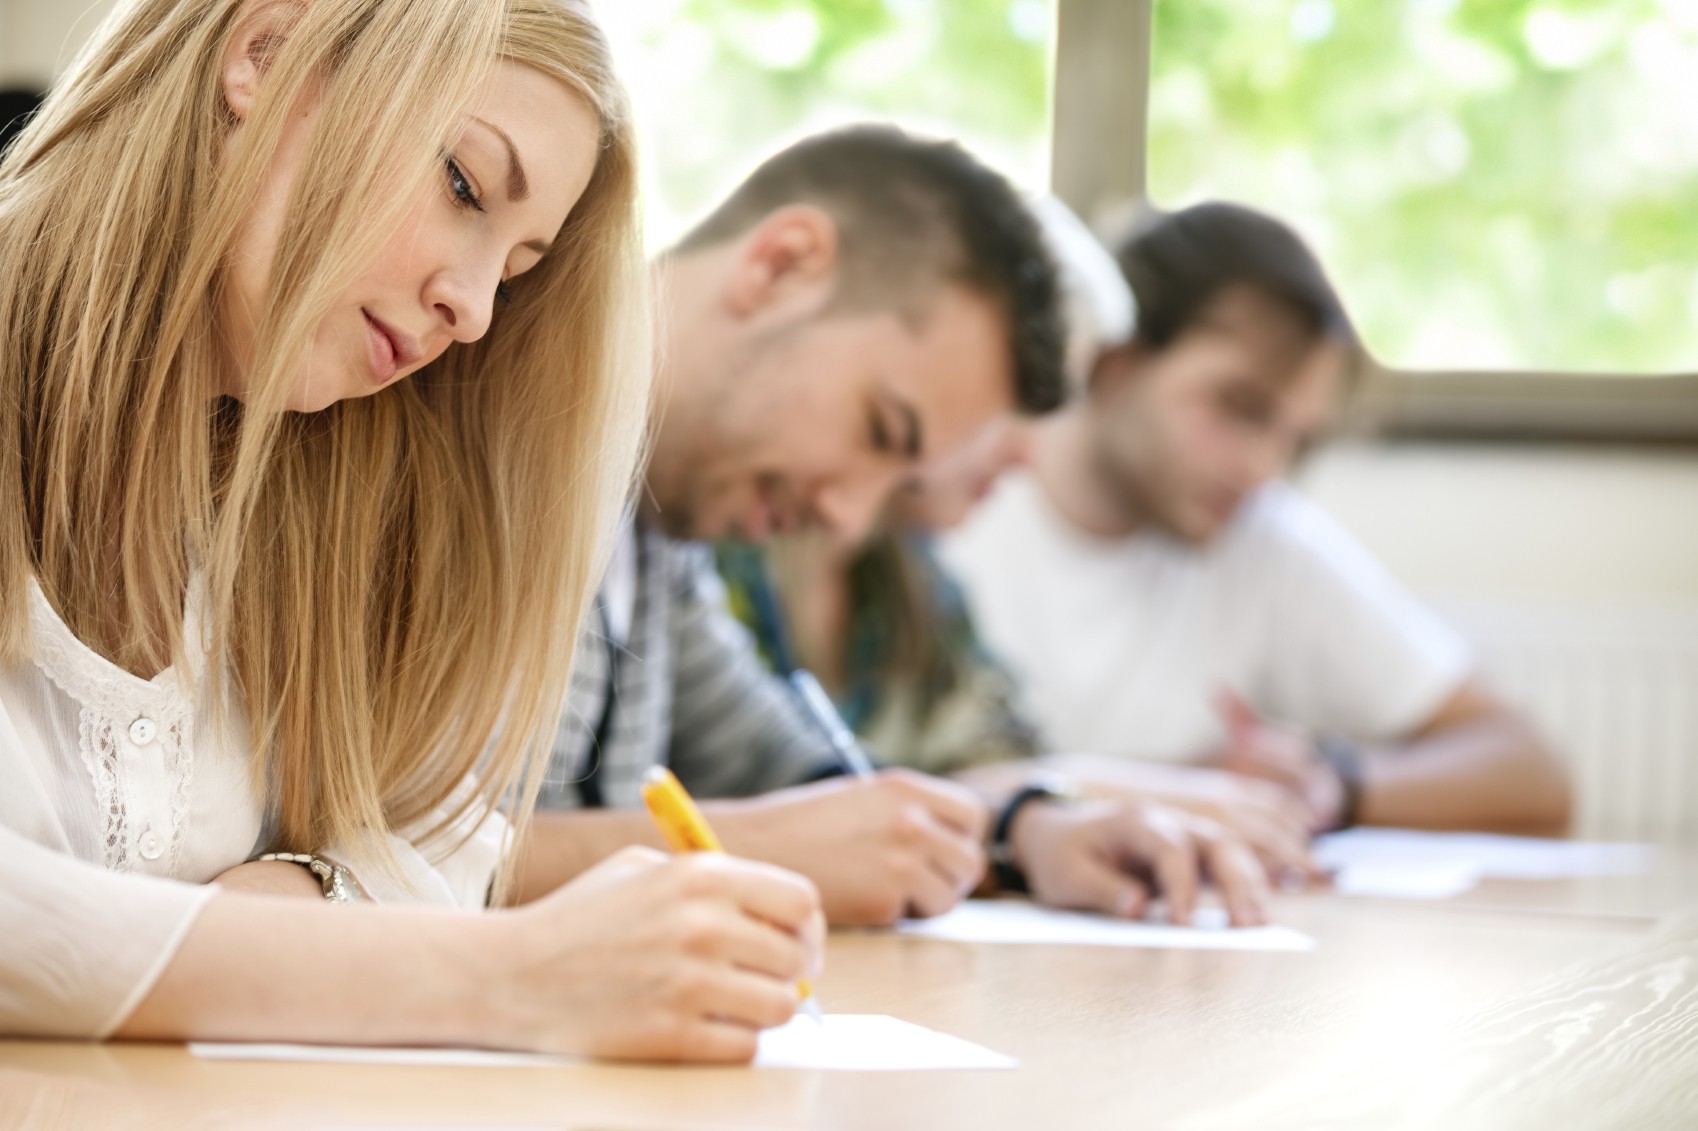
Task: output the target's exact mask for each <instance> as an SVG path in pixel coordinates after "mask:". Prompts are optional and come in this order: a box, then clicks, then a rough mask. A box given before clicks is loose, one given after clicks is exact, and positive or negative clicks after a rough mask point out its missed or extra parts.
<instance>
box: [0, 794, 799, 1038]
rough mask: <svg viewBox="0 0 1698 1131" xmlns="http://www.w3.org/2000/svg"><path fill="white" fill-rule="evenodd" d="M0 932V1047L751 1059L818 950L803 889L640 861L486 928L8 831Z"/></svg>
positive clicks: (654, 856) (624, 857) (687, 861)
mask: <svg viewBox="0 0 1698 1131" xmlns="http://www.w3.org/2000/svg"><path fill="white" fill-rule="evenodd" d="M297 870H300V871H302V872H303V873H304V872H305V869H297ZM0 921H4V922H5V923H6V924H7V931H6V932H5V937H4V938H3V939H0V1035H6V1036H57V1037H73V1038H83V1039H88V1038H95V1039H101V1038H105V1037H108V1036H112V1035H114V1034H116V1035H118V1036H121V1037H126V1038H150V1039H164V1040H183V1039H195V1038H206V1039H215V1040H266V1041H320V1042H332V1043H354V1044H372V1043H407V1044H456V1045H463V1044H473V1045H485V1046H491V1047H500V1048H521V1049H536V1050H541V1051H548V1052H561V1053H574V1054H581V1055H587V1056H604V1057H618V1058H636V1059H689V1060H729V1061H735V1060H747V1059H748V1058H749V1057H750V1056H752V1055H753V1054H754V1049H755V1038H756V1035H757V1033H758V1030H759V1029H760V1028H762V1027H766V1026H771V1025H776V1024H780V1023H782V1022H783V1021H784V1020H786V1019H788V1018H789V1016H790V1014H791V1012H792V1010H793V1009H794V1007H795V1003H796V991H795V983H796V979H797V978H799V977H803V976H805V975H807V974H808V973H809V972H810V971H811V970H812V969H813V967H814V966H816V965H817V963H818V957H819V954H820V953H821V931H820V917H819V902H818V897H817V895H816V894H815V892H814V890H813V888H812V886H811V885H810V884H808V882H807V881H805V880H803V879H801V878H799V877H797V876H794V875H791V874H789V873H787V872H783V871H781V870H779V869H776V868H772V867H769V866H766V865H761V864H752V863H747V862H744V861H740V860H736V859H733V858H729V857H712V858H709V857H682V858H677V859H672V858H668V857H663V856H661V855H660V854H658V853H654V852H645V851H641V850H633V851H629V852H626V853H622V854H620V855H619V856H618V857H615V858H614V859H612V860H609V861H607V862H606V863H604V864H602V865H601V866H599V867H597V868H594V869H592V870H591V871H589V872H587V873H586V874H584V875H583V876H582V877H580V878H579V879H578V880H577V881H576V882H575V883H573V884H571V885H569V886H568V887H566V888H563V889H562V890H560V891H559V892H556V893H554V894H553V895H551V896H549V897H548V898H547V899H544V900H541V901H539V902H537V903H536V904H533V905H531V906H529V907H526V908H523V909H520V910H516V911H509V912H495V913H480V912H466V911H460V910H455V909H452V908H435V907H419V906H397V905H376V904H354V905H348V904H329V903H326V902H325V901H323V900H322V899H294V898H287V899H279V898H275V897H268V896H264V895H256V894H250V893H247V892H236V891H226V890H222V889H220V888H219V887H216V886H207V887H197V886H194V885H190V884H182V883H175V882H172V881H166V880H158V879H151V878H146V877H139V876H132V875H124V874H119V873H114V872H108V871H106V870H105V869H103V868H100V867H98V866H96V865H93V864H89V863H86V862H84V861H80V860H76V859H74V858H72V857H69V856H66V855H64V854H62V853H59V852H54V851H52V850H50V849H48V848H44V847H43V846H41V845H39V844H36V843H35V842H33V841H31V840H30V839H28V838H27V837H25V836H22V835H21V834H19V833H17V832H16V831H14V830H12V829H8V828H6V827H4V826H0Z"/></svg>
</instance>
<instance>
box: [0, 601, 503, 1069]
mask: <svg viewBox="0 0 1698 1131" xmlns="http://www.w3.org/2000/svg"><path fill="white" fill-rule="evenodd" d="M29 586H30V588H29V611H30V629H31V633H32V638H31V639H32V643H33V645H34V649H35V656H34V663H33V664H29V665H24V666H21V667H15V668H0V1035H32V1036H63V1037H84V1038H88V1037H92V1038H103V1037H106V1036H108V1035H109V1034H110V1033H111V1032H112V1031H113V1030H115V1029H116V1028H117V1027H118V1026H119V1025H121V1024H122V1023H123V1021H124V1019H125V1018H126V1017H128V1016H129V1014H130V1012H131V1010H133V1009H134V1008H135V1006H136V1004H137V1003H139V1002H140V1000H141V999H142V998H143V997H145V996H146V994H147V992H148V990H149V989H150V988H151V987H152V985H153V983H154V981H155V980H156V979H157V978H158V976H159V974H160V973H161V972H162V971H163V970H164V968H165V966H166V965H167V964H168V963H169V961H170V958H171V955H172V954H173V953H174V952H175V950H176V948H177V945H178V943H179V942H180V941H181V940H182V938H183V936H184V935H185V934H186V933H187V932H188V930H189V928H190V926H191V925H192V924H193V922H194V919H195V917H196V915H197V914H198V913H199V911H200V908H201V907H202V906H203V905H204V904H205V903H206V901H207V900H208V899H210V898H211V897H212V895H213V893H214V891H215V890H216V889H214V888H212V887H208V886H205V885H206V884H207V883H208V881H210V880H212V879H213V878H215V877H216V876H217V875H218V874H219V873H221V872H223V871H224V870H225V869H227V868H230V867H233V866H235V865H237V864H240V863H242V862H243V861H245V860H247V859H248V858H249V857H250V856H251V855H252V854H253V853H254V852H255V851H256V846H257V842H258V840H259V837H260V832H261V825H262V821H263V817H264V803H263V798H262V797H261V796H260V792H259V790H258V789H257V788H256V785H255V782H254V781H253V778H252V775H251V764H252V758H251V754H250V749H249V746H250V743H249V737H248V734H247V732H246V728H245V726H244V725H243V723H242V721H241V719H240V712H238V711H235V710H228V711H225V712H223V717H222V718H221V719H220V718H219V716H218V714H217V713H215V711H214V706H215V702H214V699H213V691H214V689H213V687H211V686H209V681H208V680H207V679H206V678H205V676H206V673H205V672H204V671H203V670H201V665H200V663H199V662H198V661H196V660H191V661H190V664H189V665H188V666H189V667H190V670H189V671H187V672H179V671H178V670H177V669H175V668H169V669H167V670H165V671H163V672H161V673H160V674H158V675H157V676H155V677H154V678H152V679H141V678H139V677H137V676H135V675H132V674H130V673H129V672H127V671H124V670H123V669H122V668H119V667H117V666H116V665H114V664H112V663H110V662H109V661H107V660H106V659H105V658H103V657H102V656H100V655H98V654H97V653H95V652H93V651H91V650H90V649H89V648H87V647H86V646H85V645H84V644H83V643H82V642H81V641H80V640H78V639H77V638H76V637H75V636H73V635H72V634H71V631H70V629H69V628H67V627H66V625H65V623H64V622H63V621H62V620H60V619H59V616H58V614H57V613H56V612H55V611H54V610H53V607H52V606H51V605H50V604H49V603H48V601H47V599H46V597H45V596H44V595H43V594H42V592H41V587H40V586H39V585H38V584H37V583H36V582H35V581H34V580H33V579H32V580H31V581H30V583H29ZM198 604H199V602H198V601H197V600H194V599H191V601H190V602H189V605H188V615H187V617H186V623H185V625H184V631H185V634H186V636H187V639H189V640H191V641H196V640H198V639H199V637H198V635H197V634H198V633H199V632H200V628H199V617H198V615H197V607H198ZM188 651H189V653H190V655H191V657H193V656H198V655H199V654H200V649H197V648H193V647H191V648H190V649H188ZM470 787H471V786H470V783H468V786H467V788H470ZM507 831H508V829H507V825H506V823H505V821H503V819H502V818H501V816H500V815H499V814H493V813H492V814H490V815H489V816H488V817H487V818H485V819H484V820H483V822H482V823H481V824H480V825H479V826H478V828H477V830H476V832H475V833H474V835H472V836H471V838H470V839H468V840H466V842H465V843H464V844H462V845H460V846H459V847H458V848H456V849H455V850H454V851H453V852H452V853H451V854H449V855H448V856H447V857H446V858H442V859H433V858H430V857H427V856H426V855H425V853H424V852H423V851H421V849H420V848H419V847H418V846H417V845H415V844H414V843H412V842H411V841H409V840H407V839H405V838H404V837H399V836H392V837H391V838H390V847H391V849H392V851H393V852H394V854H395V858H396V861H397V863H398V864H399V865H400V867H399V873H400V874H399V875H398V876H395V877H387V876H385V875H383V874H381V873H379V872H377V871H375V870H372V871H369V872H367V873H362V874H360V875H359V876H358V877H357V878H358V880H359V883H360V886H361V887H362V888H363V889H364V890H365V892H366V894H367V895H369V896H370V897H371V898H373V899H376V900H379V901H405V902H425V903H433V904H439V905H444V906H459V907H463V908H481V907H482V906H483V904H484V899H485V893H486V892H487V891H488V889H489V884H490V880H491V879H492V877H493V876H494V874H495V869H496V867H497V865H498V863H499V861H500V858H501V853H502V851H503V850H504V848H505V843H506V837H507ZM458 839H459V838H458V837H447V838H444V840H445V842H446V843H449V844H453V843H455V842H456V841H457V840H458ZM330 855H333V856H336V857H337V858H338V859H340V860H344V861H345V860H347V859H349V858H350V857H349V855H348V854H347V853H337V852H336V851H335V850H334V849H332V850H331V851H330Z"/></svg>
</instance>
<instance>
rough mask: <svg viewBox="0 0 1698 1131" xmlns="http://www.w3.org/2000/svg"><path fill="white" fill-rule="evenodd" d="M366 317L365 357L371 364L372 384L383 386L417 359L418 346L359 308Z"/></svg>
mask: <svg viewBox="0 0 1698 1131" xmlns="http://www.w3.org/2000/svg"><path fill="white" fill-rule="evenodd" d="M360 313H361V314H364V315H365V319H366V359H367V361H368V362H369V363H370V365H371V381H372V384H374V385H378V386H383V385H387V384H389V382H391V381H393V380H395V375H396V374H397V373H399V372H400V371H401V370H403V369H405V368H406V367H407V366H409V365H411V364H413V362H415V361H417V360H418V359H419V347H418V344H417V343H415V342H414V341H413V340H412V339H411V338H409V337H407V336H406V335H405V334H402V333H399V332H397V331H396V330H394V329H393V328H391V327H390V326H389V325H388V324H387V323H385V322H382V321H380V320H379V319H376V318H373V317H372V316H371V313H370V312H369V311H365V310H361V311H360Z"/></svg>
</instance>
